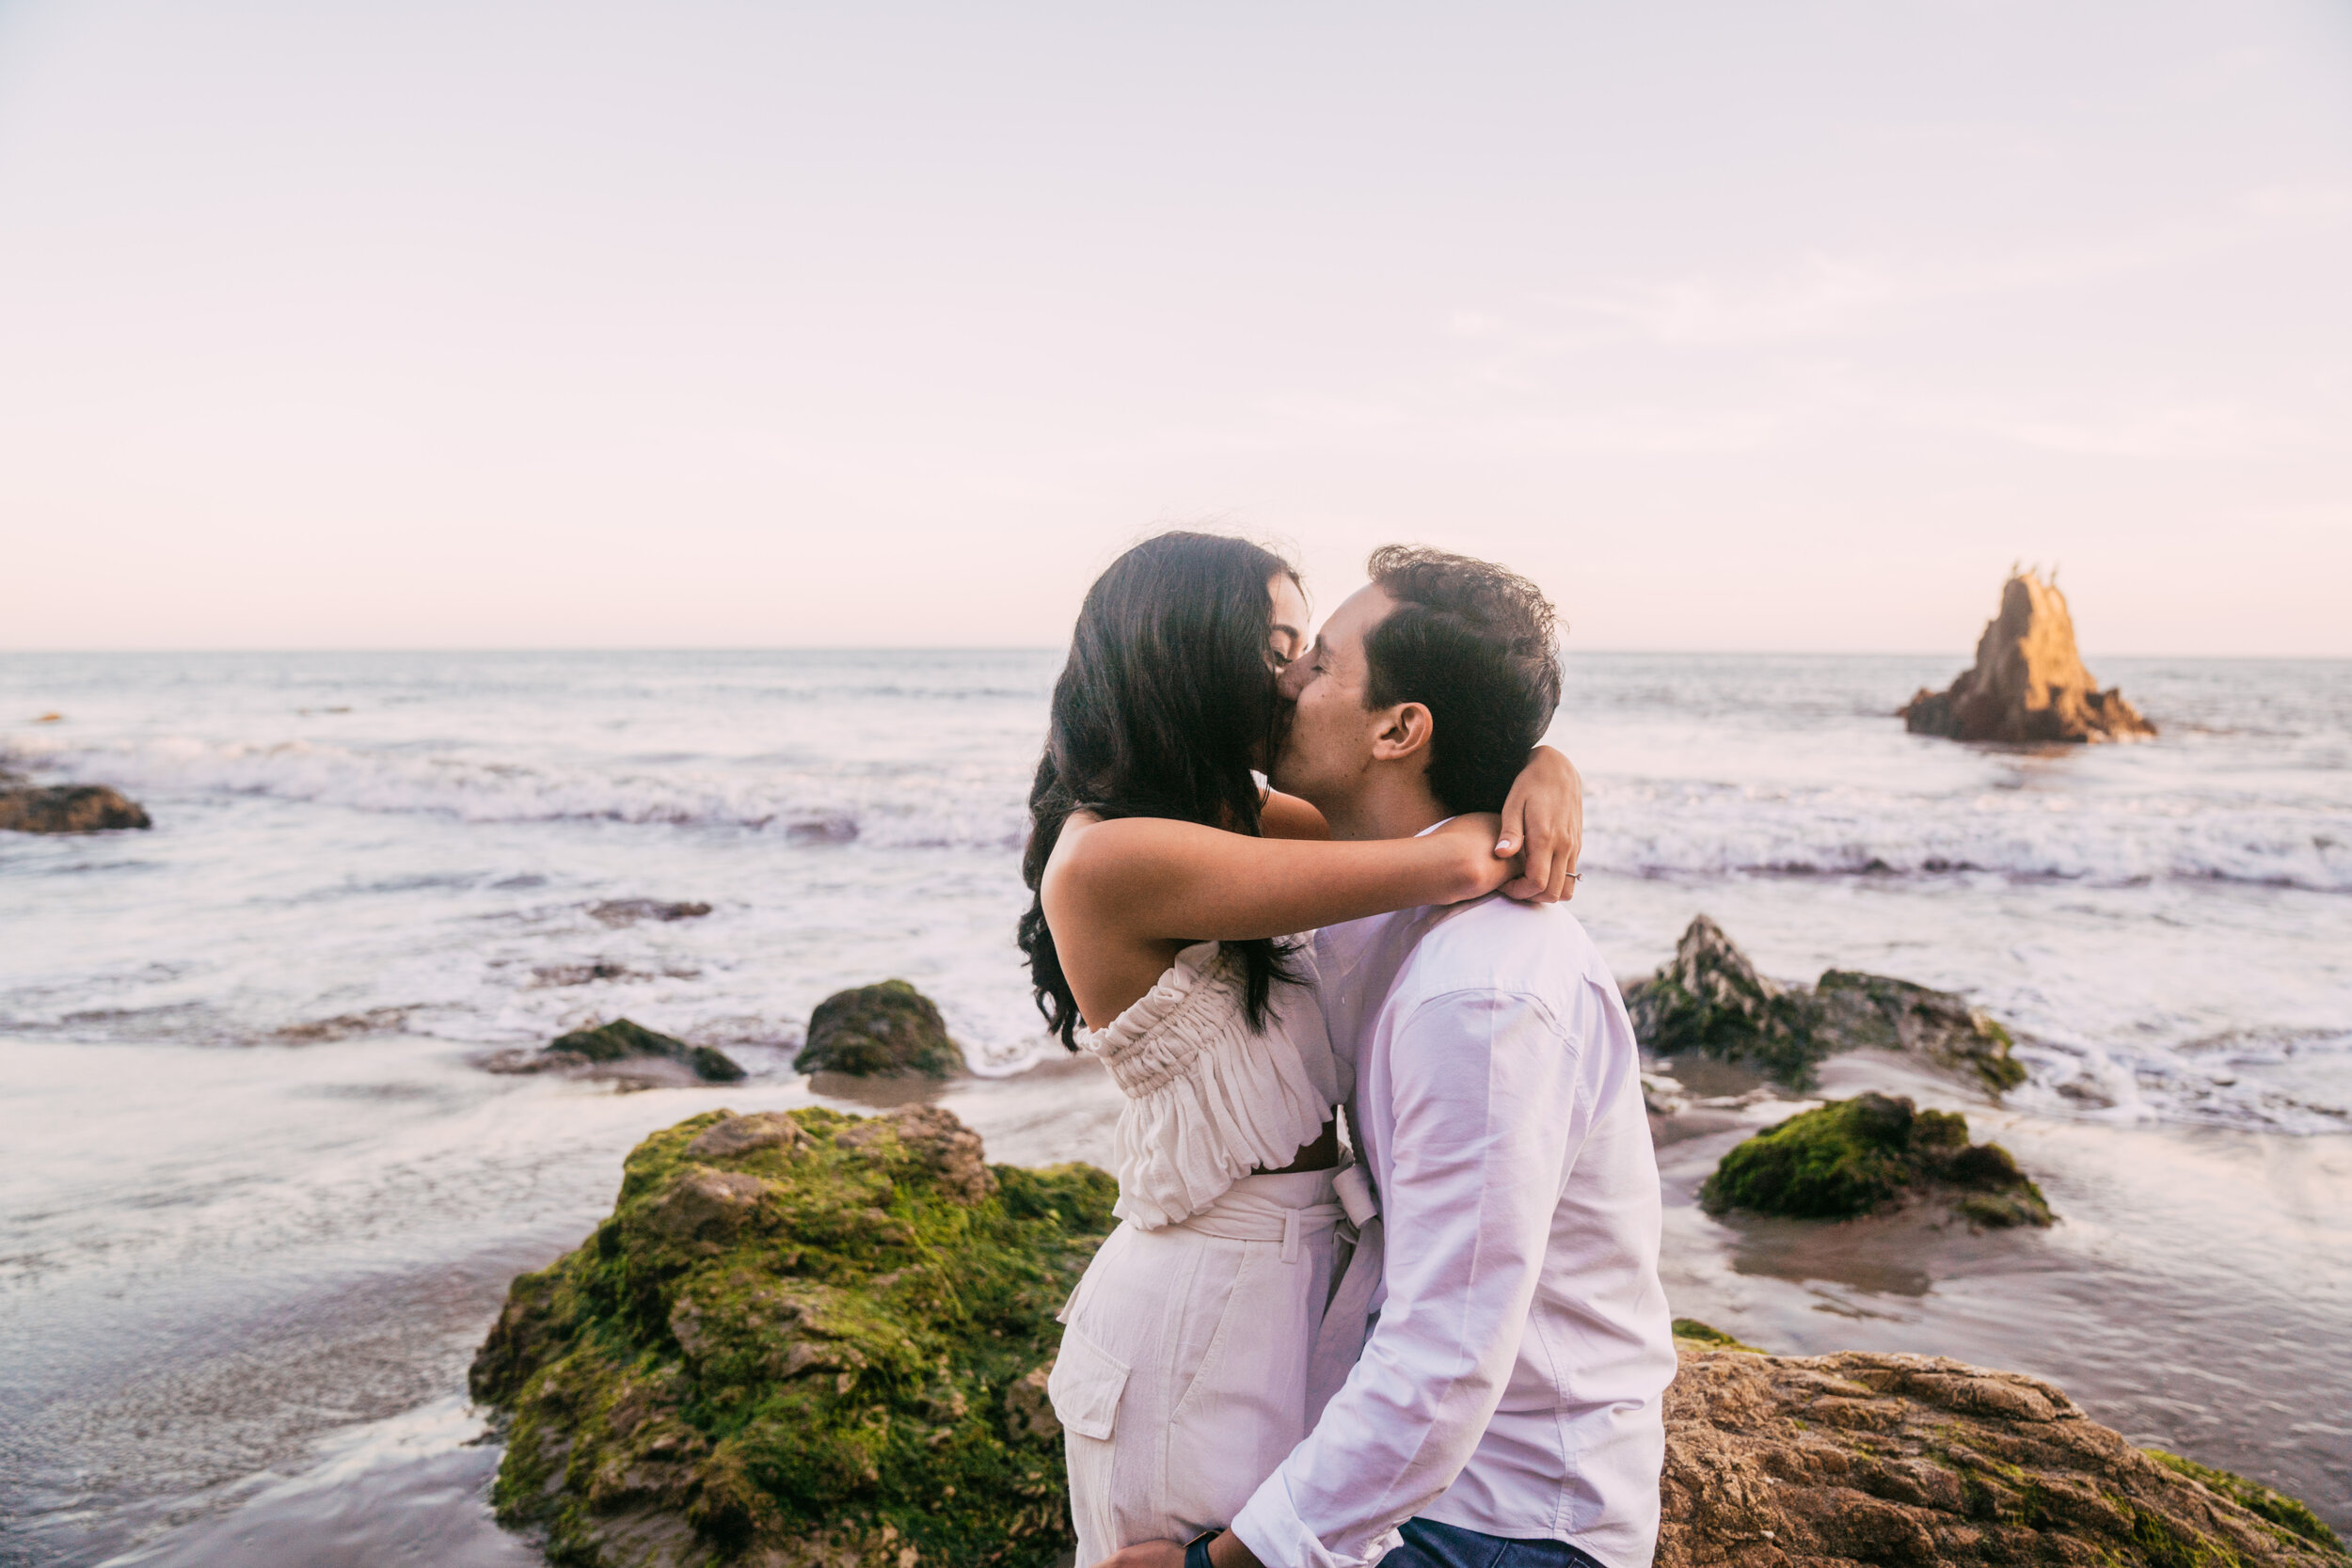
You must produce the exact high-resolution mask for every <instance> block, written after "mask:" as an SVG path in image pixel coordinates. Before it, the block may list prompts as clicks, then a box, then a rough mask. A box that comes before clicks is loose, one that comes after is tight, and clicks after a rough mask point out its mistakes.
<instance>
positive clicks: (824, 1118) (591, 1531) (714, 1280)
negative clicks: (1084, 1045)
mask: <svg viewBox="0 0 2352 1568" xmlns="http://www.w3.org/2000/svg"><path fill="white" fill-rule="evenodd" d="M626 1170H627V1175H626V1177H625V1179H624V1180H623V1182H622V1186H621V1194H620V1198H619V1201H618V1203H617V1204H616V1206H615V1208H614V1210H613V1212H612V1217H611V1218H609V1219H607V1220H606V1221H605V1222H604V1223H603V1224H602V1225H600V1226H599V1227H597V1228H596V1233H595V1234H594V1235H593V1236H591V1237H590V1238H589V1240H588V1241H587V1242H586V1243H583V1244H582V1245H581V1246H580V1248H579V1249H578V1250H577V1251H574V1252H572V1253H570V1254H568V1255H566V1256H565V1257H564V1258H562V1259H558V1260H557V1261H556V1262H555V1263H554V1264H553V1265H552V1266H551V1267H549V1268H547V1269H545V1270H542V1271H541V1272H539V1273H537V1274H532V1275H523V1276H522V1277H521V1278H519V1279H517V1280H516V1282H515V1284H514V1287H513V1290H512V1291H511V1293H510V1295H509V1298H508V1301H507V1305H506V1309H505V1311H504V1313H503V1314H502V1315H501V1317H500V1319H499V1322H498V1324H497V1326H496V1327H495V1328H493V1329H492V1331H491V1333H490V1336H489V1338H488V1340H487V1341H486V1342H485V1344H484V1345H483V1347H482V1349H481V1352H480V1353H479V1354H477V1356H476V1357H475V1360H474V1365H473V1373H472V1386H473V1390H474V1394H475V1397H476V1398H478V1399H481V1400H483V1401H484V1402H486V1403H489V1404H492V1405H494V1406H496V1407H498V1408H499V1409H500V1410H501V1411H503V1412H505V1413H506V1414H507V1415H508V1417H509V1418H510V1422H509V1426H508V1431H507V1444H508V1447H507V1452H506V1457H505V1461H504V1463H503V1464H502V1465H501V1468H500V1471H499V1481H498V1487H497V1491H496V1494H495V1500H496V1503H497V1506H498V1510H499V1514H500V1517H501V1519H503V1520H505V1521H506V1522H508V1523H509V1524H513V1525H518V1526H520V1525H536V1526H538V1527H540V1528H544V1529H545V1530H546V1531H547V1532H548V1546H549V1554H550V1556H551V1557H552V1558H553V1559H554V1560H557V1561H559V1562H566V1563H579V1564H584V1565H595V1568H623V1565H627V1568H639V1565H646V1568H652V1565H657V1564H660V1565H666V1568H688V1565H701V1564H732V1563H757V1564H761V1565H763V1568H768V1565H776V1568H784V1565H790V1568H817V1565H818V1564H822V1565H824V1568H915V1565H916V1564H917V1563H920V1562H930V1563H934V1564H943V1565H944V1564H967V1563H969V1564H983V1563H986V1564H1003V1565H1005V1568H1046V1565H1047V1564H1049V1563H1051V1562H1052V1561H1053V1560H1055V1558H1056V1557H1057V1555H1058V1554H1060V1553H1062V1552H1063V1551H1065V1550H1067V1548H1068V1547H1069V1545H1070V1544H1071V1536H1070V1533H1069V1525H1068V1518H1069V1499H1068V1491H1067V1486H1066V1482H1065V1481H1064V1477H1063V1469H1062V1455H1061V1443H1060V1428H1059V1426H1058V1425H1057V1423H1056V1422H1055V1420H1054V1418H1053V1412H1052V1409H1051V1407H1050V1405H1048V1404H1047V1403H1046V1402H1045V1400H1044V1397H1043V1389H1044V1381H1045V1370H1046V1369H1048V1368H1049V1367H1050V1366H1051V1365H1052V1361H1053V1356H1054V1353H1055V1350H1056V1348H1057V1346H1058V1344H1059V1343H1060V1335H1061V1330H1060V1328H1059V1326H1058V1325H1057V1323H1055V1321H1054V1314H1055V1312H1056V1311H1057V1309H1058V1308H1059V1307H1060V1306H1061V1304H1062V1302H1063V1300H1064V1299H1065V1298H1066V1297H1067V1295H1068V1293H1069V1291H1070V1289H1071V1287H1072V1286H1073V1284H1074V1283H1075V1282H1076V1280H1077V1278H1078V1276H1079V1275H1080V1273H1082V1272H1083V1270H1084V1269H1085V1267H1086V1264H1087V1261H1088V1259H1090V1258H1091V1257H1092V1256H1093V1252H1094V1249H1095V1247H1096V1246H1097V1245H1098V1244H1100V1243H1101V1241H1102V1239H1103V1237H1104V1235H1105V1234H1107V1233H1108V1232H1109V1230H1110V1229H1111V1227H1112V1226H1113V1224H1114V1223H1115V1222H1114V1221H1113V1219H1112V1217H1111V1212H1110V1207H1111V1203H1112V1200H1113V1198H1114V1197H1115V1196H1117V1186H1116V1183H1115V1182H1114V1181H1113V1180H1112V1179H1111V1178H1110V1177H1109V1176H1108V1175H1106V1174H1104V1172H1102V1171H1099V1170H1096V1169H1094V1168H1093V1167H1091V1166H1088V1165H1060V1166H1056V1167H1053V1168H1051V1169H1047V1170H1025V1169H1021V1168H1019V1167H1016V1166H1010V1165H999V1166H995V1167H993V1168H992V1167H991V1166H989V1165H988V1164H985V1163H984V1161H983V1155H982V1149H981V1146H980V1140H979V1137H978V1135H977V1134H976V1133H974V1132H971V1131H969V1130H968V1129H966V1128H965V1127H964V1126H963V1124H962V1123H961V1122H960V1121H958V1120H957V1119H956V1118H955V1117H953V1116H952V1115H950V1114H949V1113H947V1112H946V1111H944V1110H941V1109H938V1108H937V1107H934V1106H909V1107H906V1108H903V1109H901V1110H899V1111H898V1112H895V1113H893V1114H892V1115H890V1116H886V1117H853V1116H848V1115H844V1114H842V1113H839V1112H835V1111H831V1110H823V1109H810V1110H800V1111H792V1112H789V1113H780V1112H771V1113H767V1114H763V1115H760V1116H751V1117H736V1116H731V1115H729V1114H728V1113H726V1112H723V1111H720V1112H713V1113H710V1114H707V1115H704V1116H699V1117H691V1118H690V1119H689V1120H686V1121H683V1122H680V1123H679V1124H678V1125H677V1126H675V1127H672V1128H670V1129H668V1130H667V1131H664V1132H657V1133H655V1134H654V1135H653V1136H651V1137H649V1138H647V1139H646V1140H645V1141H644V1143H642V1144H640V1145H639V1146H638V1147H637V1148H636V1149H635V1150H634V1151H633V1152H632V1153H631V1154H630V1155H629V1156H628V1162H627V1166H626Z"/></svg>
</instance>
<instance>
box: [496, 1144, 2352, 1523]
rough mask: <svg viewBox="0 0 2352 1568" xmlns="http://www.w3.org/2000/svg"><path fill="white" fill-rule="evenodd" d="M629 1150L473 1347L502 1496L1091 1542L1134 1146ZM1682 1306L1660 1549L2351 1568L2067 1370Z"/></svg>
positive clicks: (544, 1515)
mask: <svg viewBox="0 0 2352 1568" xmlns="http://www.w3.org/2000/svg"><path fill="white" fill-rule="evenodd" d="M1929 1114H1931V1113H1929ZM1955 1119H1956V1118H1955ZM1941 1141H1942V1142H1948V1141H1950V1140H1948V1139H1946V1140H1941ZM1960 1146H1961V1147H1963V1148H1966V1147H1970V1146H1968V1145H1966V1143H1965V1138H1964V1135H1963V1137H1962V1139H1961V1140H1960ZM1975 1147H1979V1148H1981V1147H1984V1146H1975ZM627 1169H628V1175H627V1179H626V1180H625V1182H624V1184H623V1188H622V1192H621V1196H620V1198H619V1201H618V1203H617V1204H616V1206H615V1209H614V1212H613V1214H612V1217H611V1218H610V1219H608V1220H607V1221H606V1222H605V1223H604V1224H603V1225H601V1226H599V1227H597V1229H596V1232H595V1233H594V1234H593V1235H592V1236H591V1237H590V1238H589V1239H588V1241H587V1242H586V1243H583V1244H582V1245H581V1246H580V1248H579V1249H578V1250H576V1251H574V1252H572V1253H570V1254H568V1255H566V1256H565V1257H564V1258H563V1259H559V1260H558V1261H557V1262H556V1263H555V1264H554V1265H552V1266H551V1267H549V1268H548V1269H546V1270H543V1271H541V1272H539V1273H537V1274H532V1275H524V1276H522V1277H521V1278H519V1279H517V1280H516V1282H515V1285H514V1287H513V1290H512V1291H511V1292H510V1295H509V1299H508V1302H507V1305H506V1308H505V1311H504V1312H503V1313H502V1314H501V1318H500V1320H499V1323H498V1324H497V1326H496V1328H495V1329H494V1330H493V1331H492V1333H491V1335H490V1337H489V1338H488V1340H487V1341H486V1342H485V1344H484V1346H483V1347H482V1350H481V1352H480V1354H478V1356H477V1357H476V1360H475V1363H474V1369H473V1375H472V1382H473V1387H474V1392H475V1394H476V1396H477V1397H478V1398H479V1399H481V1400H482V1401H483V1402H485V1403H486V1404H488V1405H490V1406H491V1407H493V1408H494V1409H495V1410H496V1411H497V1412H499V1415H500V1419H501V1421H502V1422H503V1423H504V1427H505V1433H506V1437H507V1444H508V1447H507V1450H506V1454H505V1458H504V1461H503V1464H502V1465H501V1471H500V1478H499V1481H498V1485H497V1490H496V1502H497V1505H498V1509H499V1512H500V1516H501V1519H502V1520H503V1521H505V1522H506V1523H508V1524H510V1525H512V1526H517V1527H525V1528H536V1529H538V1530H541V1531H544V1532H545V1534H546V1538H547V1542H548V1550H549V1555H550V1557H551V1558H552V1559H553V1560H557V1561H561V1562H566V1563H579V1564H586V1565H596V1568H724V1565H733V1564H757V1565H759V1568H814V1565H817V1564H823V1565H825V1568H916V1565H917V1564H920V1563H923V1562H931V1563H934V1564H942V1565H945V1564H963V1563H974V1564H980V1563H987V1564H1009V1565H1018V1568H1046V1565H1047V1564H1050V1563H1052V1562H1054V1561H1055V1560H1057V1558H1058V1557H1059V1555H1060V1554H1061V1553H1063V1552H1065V1551H1066V1550H1067V1549H1068V1545H1069V1537H1068V1533H1067V1522H1066V1516H1065V1505H1066V1497H1065V1494H1064V1491H1063V1481H1062V1476H1061V1461H1060V1444H1059V1433H1058V1428H1057V1425H1056V1423H1055V1421H1054V1418H1053V1414H1052V1411H1051V1409H1050V1407H1049V1406H1048V1405H1047V1403H1046V1402H1045V1400H1044V1393H1043V1386H1044V1378H1045V1373H1046V1370H1047V1369H1048V1368H1050V1366H1051V1363H1052V1357H1053V1353H1054V1348H1055V1345H1056V1343H1057V1340H1058V1334H1059V1331H1058V1328H1057V1326H1056V1325H1055V1323H1054V1322H1053V1314H1054V1312H1055V1311H1056V1310H1057V1308H1058V1307H1059V1305H1060V1302H1061V1299H1062V1297H1063V1295H1064V1294H1065V1293H1066V1292H1067V1291H1068V1289H1069V1287H1070V1285H1071V1284H1072V1283H1073V1281H1074V1280H1075V1279H1076V1277H1077V1275H1078V1274H1079V1272H1080V1271H1081V1270H1082V1269H1083V1268H1084V1266H1085V1263H1086V1261H1087V1259H1089V1257H1090V1256H1091V1254H1092V1252H1093V1249H1094V1247H1095V1246H1096V1245H1097V1244H1099V1243H1100V1242H1101V1240H1102V1239H1103V1237H1104V1235H1106V1234H1107V1233H1108V1231H1109V1230H1110V1228H1111V1226H1112V1223H1113V1222H1112V1220H1111V1216H1110V1213H1109V1205H1110V1201H1111V1198H1112V1196H1114V1186H1113V1183H1112V1181H1111V1179H1110V1178H1109V1177H1108V1176H1107V1175H1105V1174H1104V1173H1103V1172H1102V1171H1099V1170H1096V1169H1094V1168H1093V1167H1090V1166H1086V1165H1062V1166H1056V1167H1052V1168H1050V1169H1045V1170H1026V1169H1023V1168H1021V1167H1017V1166H1010V1165H995V1166H991V1165H989V1164H986V1162H985V1157H984V1153H983V1150H982V1148H981V1146H980V1140H979V1138H978V1136H977V1134H975V1133H973V1132H970V1131H969V1130H968V1129H966V1128H965V1127H964V1126H963V1125H962V1124H961V1122H960V1121H958V1120H957V1119H956V1117H953V1116H952V1115H950V1114H948V1113H947V1112H946V1111H944V1110H942V1109H939V1108H937V1107H934V1106H926V1105H910V1106H906V1107H902V1108H900V1109H899V1110H898V1111H896V1112H893V1113H892V1114H890V1115H888V1116H884V1117H854V1116H849V1115H846V1114H843V1113H840V1112H836V1111H832V1110H825V1109H810V1110H797V1111H792V1112H788V1113H767V1114H763V1115H759V1116H751V1117H738V1116H732V1115H730V1114H728V1113H725V1112H716V1113H709V1114H706V1115H704V1116H700V1117H692V1118H690V1119H689V1120H687V1121H684V1122H681V1123H679V1124H678V1125H677V1126H675V1127H673V1128H670V1129H668V1130H666V1131H664V1132H658V1133H656V1134H654V1135H653V1136H652V1137H650V1138H648V1139H646V1140H645V1141H644V1143H643V1144H641V1145H640V1146H639V1148H637V1150H636V1151H635V1152H634V1153H632V1154H631V1155H630V1156H629V1159H628V1167H627ZM1676 1333H1677V1350H1678V1352H1679V1354H1680V1357H1681V1371H1680V1374H1679V1375H1678V1377H1677V1381H1676V1383H1675V1384H1674V1386H1673V1387H1672V1388H1671V1389H1670V1390H1669V1393H1668V1397H1667V1404H1666V1422H1667V1458H1666V1468H1665V1475H1664V1481H1663V1496H1664V1502H1665V1517H1664V1525H1663V1528H1662V1531H1661V1540H1660V1545H1659V1552H1658V1558H1657V1563H1658V1565H1659V1568H1715V1565H1717V1564H1735V1565H1737V1568H1784V1565H1787V1564H1790V1563H1800V1562H1801V1563H1805V1564H1821V1565H1828V1564H1842V1563H1850V1562H1851V1563H1857V1564H1860V1563H1868V1564H1876V1565H1883V1568H1909V1565H1914V1564H1926V1563H1945V1562H1949V1563H1954V1564H1960V1563H1976V1562H1984V1563H2031V1562H2051V1563H2068V1564H2077V1563H2078V1564H2085V1565H2089V1564H2093V1563H2102V1564H2115V1565H2132V1568H2270V1565H2273V1564H2276V1565H2280V1568H2352V1556H2347V1554H2346V1553H2345V1551H2344V1546H2343V1544H2342V1543H2341V1542H2340V1541H2338V1540H2337V1538H2336V1537H2335V1536H2334V1535H2333V1534H2332V1533H2331V1532H2330V1531H2329V1530H2328V1528H2327V1527H2326V1526H2325V1525H2324V1524H2322V1523H2321V1522H2320V1521H2319V1520H2318V1519H2316V1518H2315V1517H2314V1516H2312V1513H2311V1512H2310V1511H2309V1510H2308V1509H2306V1508H2304V1507H2303V1506H2302V1505H2301V1504H2300V1503H2297V1502H2296V1501H2295V1500H2294V1499H2292V1498H2289V1497H2283V1496H2281V1495H2280V1494H2278V1493H2276V1492H2274V1491H2272V1490H2270V1489H2268V1488H2266V1487H2264V1486H2262V1485H2261V1484H2259V1483H2258V1482H2254V1481H2247V1480H2245V1479H2243V1478H2240V1477H2236V1476H2233V1475H2230V1474H2228V1473H2227V1472H2224V1471H2219V1470H2215V1469H2211V1468H2208V1467H2205V1466H2202V1465H2197V1464H2195V1463H2194V1462H2192V1461H2189V1460H2184V1459H2179V1458H2177V1457H2175V1456H2172V1455H2169V1454H2164V1453H2159V1452H2155V1451H2153V1450H2146V1449H2138V1448H2136V1447H2134V1446H2133V1445H2132V1444H2130V1443H2129V1442H2127V1441H2126V1440H2125V1439H2124V1438H2123V1437H2122V1436H2121V1435H2119V1434H2118V1433H2115V1432H2113V1431H2112V1430H2110V1429H2108V1428H2106V1427H2104V1426H2101V1425H2099V1424H2098V1423H2096V1422H2094V1421H2092V1420H2090V1418H2088V1417H2087V1416H2085V1415H2084V1413H2083V1412H2082V1411H2081V1410H2080V1409H2079V1407H2077V1406H2075V1405H2074V1403H2073V1402H2072V1401H2070V1400H2069V1399H2068V1398H2067V1396H2066V1395H2065V1394H2064V1393H2063V1392H2061V1391H2060V1390H2059V1389H2058V1388H2057V1387H2056V1386H2052V1385H2051V1384H2049V1383H2047V1382H2045V1381H2043V1380H2041V1379H2037V1378H2033V1377H2028V1376H2026V1375H2023V1374H2020V1373H2014V1372H2004V1371H1994V1370H1985V1369H1981V1368H1978V1367H1973V1366H1969V1365H1965V1364H1963V1363H1962V1362H1958V1361H1953V1360H1948V1359H1945V1358H1941V1357H1931V1356H1919V1355H1889V1354H1869V1353H1859V1352H1850V1353H1846V1354H1836V1355H1823V1356H1778V1355H1772V1354H1765V1353H1763V1352H1761V1351H1758V1350H1756V1349H1755V1348H1754V1347H1749V1346H1743V1345H1740V1344H1739V1343H1738V1342H1737V1341H1736V1340H1734V1339H1732V1338H1731V1337H1729V1336H1727V1335H1724V1334H1721V1333H1719V1332H1717V1331H1715V1330H1712V1329H1709V1328H1708V1327H1706V1326H1705V1325H1704V1324H1700V1323H1691V1322H1688V1321H1685V1322H1680V1323H1677V1325H1676Z"/></svg>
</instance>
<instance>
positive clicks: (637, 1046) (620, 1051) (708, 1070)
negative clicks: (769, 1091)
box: [548, 1018, 743, 1084]
mask: <svg viewBox="0 0 2352 1568" xmlns="http://www.w3.org/2000/svg"><path fill="white" fill-rule="evenodd" d="M548 1051H550V1052H562V1053H564V1054H567V1055H572V1056H578V1057H580V1059H582V1060H583V1061H590V1062H619V1061H626V1060H628V1058H629V1057H631V1056H666V1057H668V1058H670V1059H671V1060H672V1061H676V1062H684V1063H685V1064H686V1065H687V1066H688V1067H691V1068H692V1069H694V1076H695V1077H697V1078H700V1079H702V1080H703V1081H704V1082H706V1083H711V1084H732V1083H734V1082H735V1081H736V1080H737V1079H739V1078H740V1077H742V1076H743V1069H741V1068H740V1067H739V1066H737V1065H736V1062H735V1058H734V1057H732V1056H729V1055H728V1054H727V1053H725V1052H723V1051H720V1050H717V1049H715V1048H713V1047H711V1046H707V1045H689V1044H687V1043H686V1042H685V1041H684V1040H682V1039H679V1038H677V1037H675V1036H673V1035H665V1034H663V1033H661V1031H660V1030H659V1029H648V1028H646V1027H645V1026H644V1024H642V1023H638V1022H634V1021H632V1020H630V1019H626V1018H616V1019H614V1020H613V1021H612V1022H610V1023H603V1024H598V1025H597V1026H596V1028H594V1029H575V1030H573V1031H572V1032H571V1033H570V1034H568V1035H563V1036H559V1037H557V1038H556V1039H555V1040H553V1041H552V1042H550V1043H549V1044H548Z"/></svg>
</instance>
